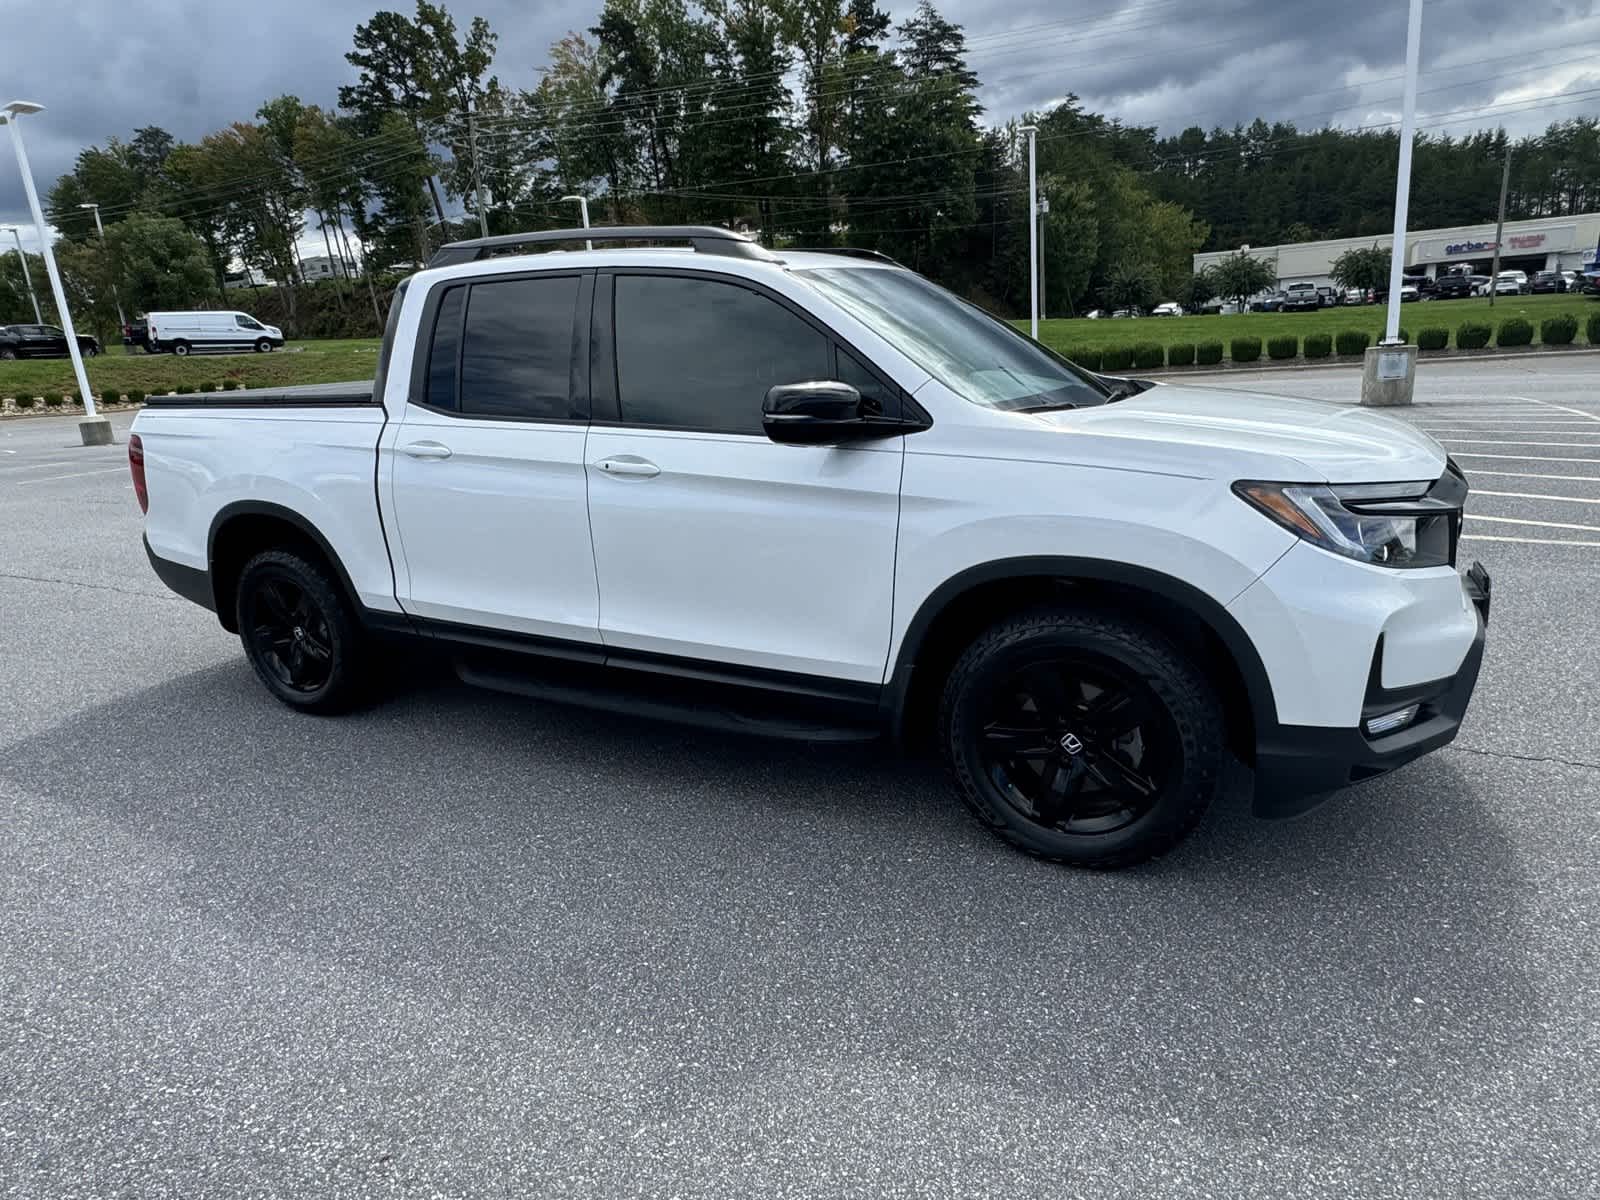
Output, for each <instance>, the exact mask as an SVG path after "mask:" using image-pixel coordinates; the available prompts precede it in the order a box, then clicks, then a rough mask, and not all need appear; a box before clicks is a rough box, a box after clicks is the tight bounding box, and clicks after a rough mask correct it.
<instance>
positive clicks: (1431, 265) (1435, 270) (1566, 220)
mask: <svg viewBox="0 0 1600 1200" xmlns="http://www.w3.org/2000/svg"><path fill="white" fill-rule="evenodd" d="M1390 241H1391V239H1390V237H1389V235H1388V234H1383V235H1381V236H1378V237H1358V238H1336V239H1334V240H1331V241H1325V242H1297V243H1291V244H1288V245H1282V246H1250V247H1244V249H1247V250H1248V252H1249V253H1250V254H1252V255H1254V256H1255V257H1256V258H1264V259H1266V260H1267V261H1268V262H1273V263H1276V264H1277V268H1278V286H1279V287H1283V286H1284V285H1285V284H1290V283H1314V284H1317V285H1319V286H1321V285H1327V284H1332V283H1333V276H1332V274H1331V272H1332V270H1333V262H1334V260H1335V259H1336V258H1338V257H1339V255H1341V254H1343V253H1344V252H1345V251H1346V250H1351V249H1355V248H1358V247H1363V246H1373V245H1376V246H1380V247H1382V248H1384V249H1388V248H1389V245H1390ZM1597 247H1600V213H1582V214H1580V215H1578V216H1572V217H1556V218H1552V219H1550V220H1541V221H1507V222H1506V226H1505V231H1504V233H1503V234H1502V235H1501V246H1500V269H1501V270H1502V271H1526V272H1527V273H1528V274H1529V275H1532V274H1534V273H1535V272H1537V271H1579V272H1584V271H1595V270H1596V269H1600V263H1597V262H1596V249H1597ZM1494 250H1495V237H1494V223H1493V222H1492V221H1491V222H1490V223H1489V224H1487V225H1463V226H1460V227H1458V228H1455V229H1421V230H1416V231H1414V232H1412V233H1408V234H1407V235H1406V267H1405V270H1406V274H1407V275H1413V276H1415V275H1427V276H1429V277H1433V276H1436V275H1438V274H1439V273H1440V272H1441V271H1445V270H1449V269H1451V268H1457V267H1465V268H1470V269H1471V270H1472V271H1473V272H1474V273H1475V274H1480V275H1487V274H1488V273H1489V268H1490V265H1491V264H1492V262H1493V260H1494ZM1231 253H1234V251H1232V250H1208V251H1205V252H1203V253H1200V254H1196V255H1195V256H1194V269H1195V270H1196V271H1198V270H1200V269H1201V268H1202V267H1206V266H1210V265H1212V264H1213V263H1216V262H1218V261H1219V260H1221V259H1223V258H1225V257H1227V255H1229V254H1231Z"/></svg>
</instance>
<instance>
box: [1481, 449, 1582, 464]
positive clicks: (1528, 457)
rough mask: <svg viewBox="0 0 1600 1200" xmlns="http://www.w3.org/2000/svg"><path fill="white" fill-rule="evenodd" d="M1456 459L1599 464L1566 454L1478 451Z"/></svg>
mask: <svg viewBox="0 0 1600 1200" xmlns="http://www.w3.org/2000/svg"><path fill="white" fill-rule="evenodd" d="M1456 457H1457V458H1508V459H1511V460H1512V461H1513V462H1559V463H1600V458H1573V457H1571V456H1570V455H1566V454H1484V453H1483V452H1482V451H1480V450H1463V451H1461V452H1460V453H1459V454H1457V455H1456Z"/></svg>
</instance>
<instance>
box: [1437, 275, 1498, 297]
mask: <svg viewBox="0 0 1600 1200" xmlns="http://www.w3.org/2000/svg"><path fill="white" fill-rule="evenodd" d="M1478 280H1479V277H1478V276H1476V275H1469V274H1466V273H1465V272H1460V271H1452V272H1450V273H1448V274H1445V275H1440V276H1439V277H1438V278H1436V279H1435V280H1434V281H1433V298H1434V299H1435V300H1465V299H1467V298H1468V297H1469V296H1472V295H1475V294H1476V291H1477V288H1478V287H1479V282H1478ZM1485 282H1487V280H1485Z"/></svg>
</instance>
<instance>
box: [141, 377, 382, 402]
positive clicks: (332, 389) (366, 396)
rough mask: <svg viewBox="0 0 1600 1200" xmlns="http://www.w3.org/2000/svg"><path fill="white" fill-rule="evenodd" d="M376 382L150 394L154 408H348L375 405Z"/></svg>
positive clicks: (358, 381)
mask: <svg viewBox="0 0 1600 1200" xmlns="http://www.w3.org/2000/svg"><path fill="white" fill-rule="evenodd" d="M376 403H377V400H376V398H375V397H374V395H373V381H372V380H370V379H366V380H356V381H354V382H351V383H308V384H303V385H301V386H299V387H274V388H242V389H240V390H239V391H235V392H195V393H192V394H190V395H187V396H178V395H168V396H148V397H146V398H145V404H147V405H149V406H150V407H152V408H325V407H336V408H347V407H350V406H352V405H374V404H376Z"/></svg>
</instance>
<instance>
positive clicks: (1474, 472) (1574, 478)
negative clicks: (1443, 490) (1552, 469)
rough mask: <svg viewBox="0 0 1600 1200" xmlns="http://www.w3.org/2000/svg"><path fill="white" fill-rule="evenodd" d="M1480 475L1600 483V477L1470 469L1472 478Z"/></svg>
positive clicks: (1479, 468)
mask: <svg viewBox="0 0 1600 1200" xmlns="http://www.w3.org/2000/svg"><path fill="white" fill-rule="evenodd" d="M1480 475H1493V476H1494V477H1495V478H1497V479H1570V480H1572V481H1573V482H1574V483H1600V475H1540V474H1537V473H1535V472H1533V471H1486V470H1484V469H1483V468H1482V467H1473V468H1472V477H1473V478H1474V479H1476V478H1477V477H1478V476H1480Z"/></svg>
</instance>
